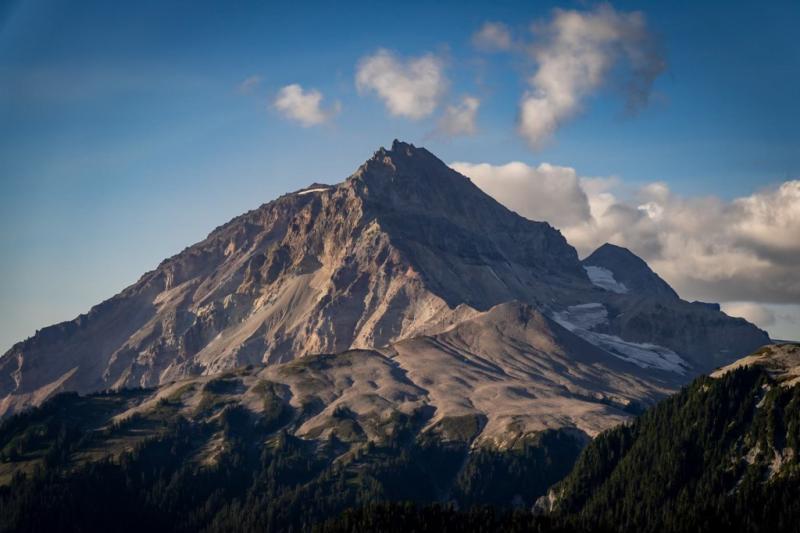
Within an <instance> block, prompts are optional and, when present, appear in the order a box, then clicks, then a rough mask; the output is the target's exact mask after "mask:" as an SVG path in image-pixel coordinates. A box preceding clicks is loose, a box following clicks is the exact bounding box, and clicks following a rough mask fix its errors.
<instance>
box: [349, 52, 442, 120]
mask: <svg viewBox="0 0 800 533" xmlns="http://www.w3.org/2000/svg"><path fill="white" fill-rule="evenodd" d="M355 81H356V88H357V89H358V91H359V92H361V93H366V92H373V93H375V94H376V95H377V96H378V97H379V98H380V99H381V100H383V103H384V104H385V105H386V109H387V110H388V111H389V113H390V114H391V115H393V116H398V117H406V118H410V119H414V120H417V119H421V118H425V117H427V116H430V115H431V114H432V113H433V112H434V111H435V110H436V108H437V106H438V105H439V101H440V100H441V98H442V96H443V95H444V93H445V91H446V89H447V85H448V80H447V78H446V77H445V74H444V62H443V61H442V60H441V59H440V58H439V57H437V56H435V55H433V54H425V55H422V56H420V57H412V58H408V59H403V58H400V57H398V56H396V55H395V54H393V53H392V52H390V51H388V50H383V49H381V50H378V51H377V52H375V53H374V54H372V55H369V56H366V57H364V58H362V59H361V61H360V62H359V63H358V67H357V69H356V80H355Z"/></svg>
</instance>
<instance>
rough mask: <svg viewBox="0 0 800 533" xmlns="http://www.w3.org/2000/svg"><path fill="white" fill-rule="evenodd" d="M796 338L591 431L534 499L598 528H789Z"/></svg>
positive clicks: (798, 466)
mask: <svg viewBox="0 0 800 533" xmlns="http://www.w3.org/2000/svg"><path fill="white" fill-rule="evenodd" d="M798 383H800V346H798V345H794V344H791V345H789V344H787V345H774V346H766V347H764V348H762V349H760V350H759V351H757V352H756V353H754V354H753V355H751V356H748V357H746V358H744V359H741V360H739V361H737V362H735V363H734V364H731V365H729V366H726V367H724V368H722V369H719V370H718V371H716V372H714V373H713V374H712V375H711V377H701V378H699V379H697V380H696V381H695V382H693V383H692V384H691V385H690V386H688V387H687V388H685V389H684V390H682V391H681V392H680V393H679V394H677V395H675V396H673V397H671V398H669V399H668V400H665V401H663V402H662V403H660V404H659V405H657V406H656V407H655V408H653V409H652V410H650V411H648V412H647V413H646V414H644V415H643V416H641V417H639V418H638V419H637V420H636V421H635V422H633V423H632V424H630V425H623V426H620V427H618V428H615V429H613V430H611V431H609V432H607V433H604V434H602V435H601V436H599V437H598V438H596V439H595V440H594V441H593V442H592V443H590V444H589V445H588V447H587V448H586V449H585V450H584V451H583V453H582V454H581V457H580V458H579V459H578V461H577V463H576V465H575V468H574V470H573V471H572V472H571V473H570V475H569V476H567V478H566V479H565V480H563V481H562V482H560V483H559V484H558V485H557V486H556V487H555V488H554V489H552V490H551V491H550V494H549V495H548V497H547V498H542V499H541V500H540V502H539V503H538V504H537V505H538V506H539V507H540V508H544V509H547V510H549V511H550V512H551V513H555V514H557V515H560V516H562V517H568V518H569V520H570V521H571V522H573V523H574V524H575V525H579V526H580V525H582V526H584V527H589V526H590V525H591V527H592V528H597V529H600V530H608V531H637V532H639V531H641V532H648V531H653V532H656V531H658V532H671V531H676V532H678V531H701V532H702V531H720V530H724V531H751V532H758V531H797V527H798V523H800V522H799V521H798V520H800V503H798V500H797V494H798V493H799V492H800V463H799V462H798V457H800V409H798V406H800V387H799V386H798Z"/></svg>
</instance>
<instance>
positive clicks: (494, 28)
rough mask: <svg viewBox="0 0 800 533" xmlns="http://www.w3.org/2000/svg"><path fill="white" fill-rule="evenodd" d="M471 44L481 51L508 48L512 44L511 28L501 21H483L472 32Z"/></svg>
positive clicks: (498, 50) (496, 50) (497, 50)
mask: <svg viewBox="0 0 800 533" xmlns="http://www.w3.org/2000/svg"><path fill="white" fill-rule="evenodd" d="M472 45H473V46H474V47H475V48H477V49H478V50H481V51H483V52H500V51H505V50H510V49H511V48H512V46H513V40H512V38H511V30H509V29H508V26H506V25H505V24H503V23H502V22H485V23H484V24H483V26H481V27H480V29H479V30H478V31H476V32H475V33H473V34H472Z"/></svg>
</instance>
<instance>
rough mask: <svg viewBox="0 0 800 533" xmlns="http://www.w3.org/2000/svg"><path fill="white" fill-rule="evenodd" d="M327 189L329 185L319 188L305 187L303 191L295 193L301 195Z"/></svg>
mask: <svg viewBox="0 0 800 533" xmlns="http://www.w3.org/2000/svg"><path fill="white" fill-rule="evenodd" d="M328 189H330V187H320V188H319V189H306V190H304V191H300V192H299V193H297V196H302V195H304V194H309V193H312V192H322V191H327V190H328Z"/></svg>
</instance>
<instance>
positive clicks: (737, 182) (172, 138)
mask: <svg viewBox="0 0 800 533" xmlns="http://www.w3.org/2000/svg"><path fill="white" fill-rule="evenodd" d="M486 4H488V3H478V2H438V3H435V4H432V5H426V4H422V3H419V4H417V3H413V2H411V3H408V2H407V3H400V4H398V3H397V2H386V3H377V2H363V3H358V2H348V3H347V4H346V5H345V4H344V3H319V4H311V3H296V2H293V3H286V4H283V3H278V2H268V3H263V2H253V3H248V2H224V3H223V2H208V3H204V2H161V1H159V2H147V1H144V2H135V3H133V2H131V3H121V2H91V1H86V2H80V3H76V2H55V1H44V0H43V1H35V0H34V1H10V2H9V1H5V2H2V3H0V162H1V164H0V228H2V230H0V258H2V259H1V260H0V309H2V310H3V321H2V324H0V350H5V349H6V348H8V347H10V345H11V344H12V343H13V342H15V341H17V340H21V339H22V338H24V337H26V336H28V335H30V334H32V333H33V332H34V330H35V329H37V328H39V327H42V326H45V325H48V324H50V323H53V322H56V321H60V320H66V319H70V318H73V317H74V316H75V315H76V314H78V313H79V312H84V311H86V310H87V309H88V308H89V307H90V306H91V305H92V304H94V303H97V302H99V301H100V300H102V299H104V298H107V297H109V296H111V295H112V294H114V293H115V292H117V291H118V290H120V289H122V288H123V287H124V286H126V285H128V284H130V283H132V282H134V281H135V280H136V279H137V278H138V276H139V275H141V274H142V273H143V272H144V271H146V270H149V269H152V268H154V267H155V266H156V265H157V264H158V263H159V262H160V261H161V260H162V259H163V258H165V257H167V256H170V255H172V254H174V253H176V252H178V251H180V250H181V249H182V248H184V247H185V246H187V245H189V244H191V243H193V242H196V241H197V240H200V239H201V238H203V237H204V236H205V235H206V234H207V233H208V232H209V231H210V230H211V229H213V228H214V227H215V226H217V225H219V224H221V223H223V222H225V221H227V220H228V219H230V218H231V217H233V216H235V215H237V214H240V213H241V212H243V211H245V210H247V209H250V208H253V207H256V206H257V205H259V204H260V203H263V202H265V201H268V200H270V199H272V198H274V197H276V196H278V195H279V194H281V193H283V192H286V191H288V190H293V189H297V188H300V187H302V186H305V185H307V184H308V183H310V182H312V181H323V182H336V181H340V180H341V179H343V178H344V177H346V176H347V175H348V174H349V173H350V172H352V171H353V170H354V169H355V167H357V166H358V164H359V163H360V162H361V161H363V160H364V159H366V158H367V157H369V156H370V154H371V152H372V151H373V150H374V149H376V148H377V147H378V146H380V145H386V144H389V143H391V141H392V139H394V138H400V139H403V140H407V141H410V142H413V143H415V144H418V145H425V146H426V147H428V148H429V149H431V150H432V151H433V152H434V153H436V154H437V155H439V156H440V157H441V158H442V159H443V160H444V161H446V162H453V161H467V162H472V163H490V164H492V165H502V164H504V163H507V162H509V161H521V162H525V163H526V164H528V165H531V166H532V167H533V166H536V165H539V164H540V163H542V162H548V163H550V164H552V165H559V166H564V167H571V168H574V169H575V170H576V172H577V173H578V175H579V176H583V177H601V176H602V177H610V176H614V177H616V178H617V179H619V180H620V181H621V182H622V183H623V184H624V186H623V187H621V188H620V190H619V192H617V195H618V196H620V195H624V194H625V192H624V191H626V190H628V191H629V190H634V189H636V188H637V187H640V186H644V185H645V184H648V183H651V182H663V183H665V184H667V185H668V187H669V189H670V191H671V193H672V194H674V195H678V196H680V197H681V198H684V199H690V198H696V197H705V196H709V195H713V196H714V197H717V198H718V199H719V200H720V202H723V203H724V202H731V201H735V199H736V198H743V197H748V195H752V194H754V193H758V192H759V191H763V190H765V189H770V190H771V189H775V188H777V187H780V185H781V184H782V183H784V182H787V181H789V180H794V179H797V178H798V177H800V150H798V147H800V128H798V127H797V123H798V118H800V113H799V112H798V111H799V110H800V107H799V106H798V103H797V95H798V94H800V44H799V43H798V41H797V39H796V28H797V24H798V22H800V4H798V3H797V2H770V3H768V4H761V3H752V2H688V1H687V2H658V3H656V2H614V3H613V9H614V10H616V12H618V13H628V12H630V11H633V10H641V11H642V13H643V15H644V17H645V19H646V26H647V31H648V34H649V35H650V36H651V37H652V39H653V42H657V43H658V45H659V46H660V49H661V50H662V51H663V57H664V59H665V60H666V69H665V70H664V71H663V72H661V73H660V75H658V76H657V77H656V79H655V82H654V84H653V87H652V91H651V93H650V98H649V103H648V105H647V106H646V107H644V108H643V109H642V110H641V111H640V112H639V113H637V114H635V115H631V114H629V113H626V112H625V99H624V97H623V95H622V91H621V90H619V86H617V85H616V84H615V83H614V75H613V74H611V73H610V74H608V75H607V76H605V77H604V78H605V79H604V83H602V84H600V86H598V87H596V88H594V89H593V90H592V91H590V94H587V95H586V96H585V98H583V100H582V104H581V106H580V110H579V111H578V112H576V113H574V115H572V116H570V117H569V119H568V120H565V121H564V122H563V124H562V125H561V126H560V127H559V128H558V129H557V131H555V133H554V134H553V135H552V137H551V138H549V139H548V141H547V142H546V143H545V144H544V146H543V147H542V148H541V149H533V148H531V146H530V144H529V143H528V142H526V139H525V138H523V137H522V136H521V135H520V134H519V131H518V128H517V122H518V119H519V116H520V108H519V104H520V99H521V98H522V95H523V94H524V93H525V91H526V90H528V89H529V88H530V87H529V82H528V79H529V78H530V76H531V75H532V74H534V73H535V72H536V71H537V68H538V67H537V63H536V60H535V58H533V57H531V54H530V53H528V52H526V51H524V50H523V51H520V50H518V51H516V52H514V51H505V52H499V53H485V52H484V51H481V50H479V49H477V48H476V46H475V45H474V42H473V35H474V34H475V32H477V31H479V30H480V29H481V28H482V26H483V25H484V24H485V23H487V22H499V23H502V24H505V27H506V28H507V29H508V31H509V32H510V33H511V35H512V36H513V38H514V39H515V41H517V40H518V41H519V42H521V43H526V44H525V46H527V45H528V44H529V43H532V42H536V38H537V37H536V35H534V33H535V32H531V30H530V26H531V24H532V23H533V22H535V21H539V23H540V24H545V25H546V24H548V23H549V21H552V20H553V17H554V15H553V9H554V8H555V7H560V8H562V9H566V10H575V11H576V12H579V13H590V12H592V11H593V10H596V9H598V5H599V4H594V3H587V2H560V3H553V2H532V1H527V2H493V3H491V5H486ZM381 48H384V49H387V50H390V51H391V52H392V53H393V54H394V55H395V57H396V58H398V60H399V61H404V60H412V59H413V58H418V57H422V56H424V55H425V54H430V55H431V56H433V57H436V58H437V59H438V60H439V61H440V65H441V69H442V72H443V73H444V76H446V79H447V80H448V83H447V89H446V92H444V93H443V94H442V96H441V98H440V102H439V103H438V105H437V110H436V112H433V113H431V114H430V116H426V117H423V118H420V119H416V120H415V119H409V118H407V117H402V116H400V117H397V116H391V114H390V113H389V112H387V108H386V107H385V105H384V102H382V101H381V99H380V98H378V97H376V94H375V93H374V91H369V90H366V91H364V90H362V91H359V90H358V89H357V87H356V84H355V82H354V80H355V76H356V72H357V69H358V65H359V64H360V63H359V62H360V61H363V60H364V58H366V57H369V56H371V55H372V54H375V53H376V51H377V50H378V49H381ZM253 76H257V77H259V79H260V82H259V83H257V84H255V85H254V86H253V87H251V88H250V90H249V91H243V90H241V87H240V84H241V83H242V82H243V80H246V79H248V78H250V77H253ZM290 84H300V85H301V86H302V87H303V88H304V89H305V90H311V89H314V90H317V91H319V92H320V93H321V95H322V96H323V101H322V102H323V106H326V107H324V109H328V110H332V109H333V106H334V105H335V104H336V103H338V105H340V109H339V111H338V113H333V112H332V111H331V116H330V117H329V119H326V120H325V121H324V123H322V124H319V125H315V126H312V127H303V126H302V125H300V124H298V123H296V121H292V120H290V119H287V118H286V116H284V115H282V114H281V112H280V111H279V110H278V109H276V107H275V105H274V102H275V99H276V96H277V95H278V94H279V91H280V90H281V88H283V87H285V86H287V85H290ZM465 95H470V96H474V97H476V98H478V99H479V100H480V108H479V109H478V112H477V116H476V117H475V125H476V131H475V133H474V134H472V135H461V136H450V135H444V134H442V133H441V132H440V131H438V130H437V124H438V122H437V121H438V120H439V119H440V117H441V114H442V110H443V109H445V107H446V106H447V105H448V104H450V103H456V102H458V101H459V98H461V97H462V96H465ZM770 198H771V197H770ZM791 208H792V206H791V205H790V209H791ZM626 242H627V241H626ZM791 251H792V253H793V252H794V249H792V250H791ZM792 257H794V256H792ZM784 270H785V269H784ZM776 276H779V275H778V274H776ZM734 281H735V280H734ZM779 282H781V283H784V282H785V283H788V282H786V280H779ZM687 283H688V282H687ZM715 283H716V281H715ZM690 285H691V284H690V283H689V284H687V285H686V286H690ZM712 285H714V284H707V285H704V287H705V288H701V289H698V290H697V294H698V295H700V296H703V297H706V296H709V295H710V296H715V293H714V292H713V288H709V287H711V286H712ZM714 286H716V285H714ZM776 286H777V285H776ZM780 286H783V285H780ZM690 296H691V295H690ZM729 297H730V298H733V299H735V300H736V301H740V300H745V299H747V301H748V302H750V301H754V302H755V303H756V304H758V305H764V306H767V308H768V309H769V310H771V312H772V313H773V315H776V314H777V318H775V316H773V319H772V320H771V321H770V322H771V325H772V329H770V331H771V332H773V334H774V335H780V336H790V335H794V334H795V333H797V335H795V336H796V337H800V326H798V325H797V324H796V323H795V322H793V320H794V318H793V317H794V316H795V315H793V314H792V313H795V311H796V307H797V306H796V304H798V303H800V301H798V300H797V299H795V296H793V295H790V296H788V297H786V298H778V297H765V298H763V299H761V300H762V301H756V300H757V299H755V298H751V297H748V296H747V295H739V294H728V293H726V292H725V291H724V290H722V289H720V292H719V298H718V299H723V298H729ZM779 300H780V301H779ZM798 316H800V315H798Z"/></svg>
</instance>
